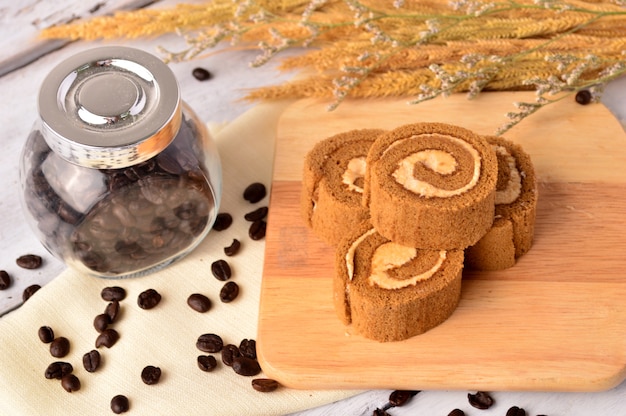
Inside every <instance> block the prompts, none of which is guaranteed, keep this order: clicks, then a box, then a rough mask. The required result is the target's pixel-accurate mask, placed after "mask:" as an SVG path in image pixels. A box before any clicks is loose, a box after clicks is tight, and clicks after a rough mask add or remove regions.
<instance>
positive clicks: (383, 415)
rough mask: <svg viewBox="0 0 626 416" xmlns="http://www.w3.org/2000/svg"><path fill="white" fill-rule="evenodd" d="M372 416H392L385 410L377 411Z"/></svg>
mask: <svg viewBox="0 0 626 416" xmlns="http://www.w3.org/2000/svg"><path fill="white" fill-rule="evenodd" d="M372 416H391V415H390V414H389V413H387V412H386V411H385V410H383V409H375V410H374V412H373V413H372Z"/></svg>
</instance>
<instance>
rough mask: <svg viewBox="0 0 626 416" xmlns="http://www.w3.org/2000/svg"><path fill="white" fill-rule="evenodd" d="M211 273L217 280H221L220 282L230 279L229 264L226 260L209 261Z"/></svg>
mask: <svg viewBox="0 0 626 416" xmlns="http://www.w3.org/2000/svg"><path fill="white" fill-rule="evenodd" d="M211 273H213V276H215V278H216V279H217V280H221V281H222V282H224V281H226V280H228V279H230V277H231V276H232V271H231V269H230V265H229V264H228V262H226V260H216V261H214V262H213V263H211Z"/></svg>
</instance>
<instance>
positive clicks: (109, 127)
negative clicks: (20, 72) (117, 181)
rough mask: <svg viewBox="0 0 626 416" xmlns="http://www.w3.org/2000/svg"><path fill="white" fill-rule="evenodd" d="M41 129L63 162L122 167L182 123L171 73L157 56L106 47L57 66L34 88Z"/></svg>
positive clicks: (165, 140) (151, 151)
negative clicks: (37, 90)
mask: <svg viewBox="0 0 626 416" xmlns="http://www.w3.org/2000/svg"><path fill="white" fill-rule="evenodd" d="M39 114H40V117H41V120H42V134H43V136H44V139H45V140H46V142H47V143H48V145H49V146H50V148H51V149H52V150H54V151H55V152H56V153H58V154H59V155H60V156H62V157H63V158H65V159H67V160H68V161H69V162H72V163H75V164H78V165H81V166H87V167H92V168H98V169H108V168H122V167H126V166H129V165H133V164H136V163H139V162H142V161H144V160H147V159H150V158H151V157H153V156H155V155H156V154H158V153H159V152H160V151H161V150H163V149H164V148H165V147H167V145H168V144H169V143H170V142H171V141H172V139H173V138H174V136H176V133H177V132H178V129H179V128H180V124H181V121H182V105H181V98H180V91H179V88H178V83H177V82H176V78H175V76H174V74H173V73H172V71H171V70H170V68H169V67H168V66H167V65H166V64H165V63H164V62H163V61H161V60H160V59H158V58H157V57H155V56H153V55H151V54H149V53H147V52H144V51H141V50H139V49H135V48H128V47H120V46H107V47H101V48H95V49H90V50H87V51H84V52H82V53H79V54H76V55H74V56H72V57H70V58H69V59H67V60H65V61H63V62H61V63H60V64H59V65H58V66H56V67H55V68H54V69H53V70H52V71H51V72H50V74H48V76H47V77H46V79H45V80H44V82H43V84H42V86H41V89H40V92H39Z"/></svg>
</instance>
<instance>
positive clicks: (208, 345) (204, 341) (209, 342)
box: [196, 334, 224, 353]
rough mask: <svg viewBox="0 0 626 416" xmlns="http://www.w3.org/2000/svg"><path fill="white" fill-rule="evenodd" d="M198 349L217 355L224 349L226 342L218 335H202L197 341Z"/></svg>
mask: <svg viewBox="0 0 626 416" xmlns="http://www.w3.org/2000/svg"><path fill="white" fill-rule="evenodd" d="M196 348H198V349H199V350H200V351H204V352H210V353H216V352H220V351H221V350H222V348H224V341H223V340H222V337H220V336H219V335H217V334H202V335H200V336H199V337H198V340H197V341H196Z"/></svg>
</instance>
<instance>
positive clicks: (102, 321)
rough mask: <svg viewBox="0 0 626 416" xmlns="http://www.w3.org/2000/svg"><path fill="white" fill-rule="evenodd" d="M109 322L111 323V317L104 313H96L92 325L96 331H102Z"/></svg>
mask: <svg viewBox="0 0 626 416" xmlns="http://www.w3.org/2000/svg"><path fill="white" fill-rule="evenodd" d="M110 323H111V317H110V316H109V315H107V314H106V313H101V314H100V315H96V317H95V318H94V319H93V327H94V328H95V329H96V331H98V332H102V331H104V330H105V329H107V327H108V326H109V324H110Z"/></svg>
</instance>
